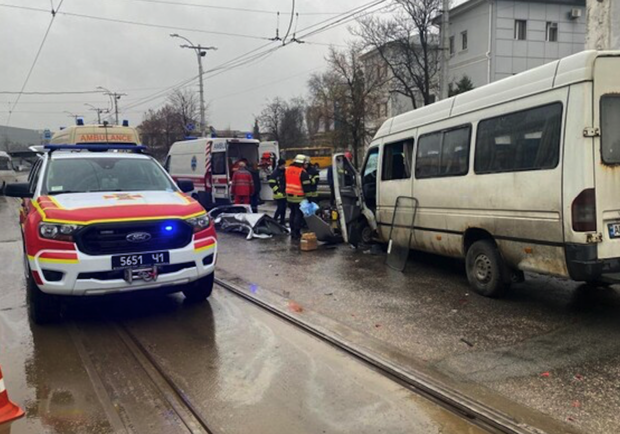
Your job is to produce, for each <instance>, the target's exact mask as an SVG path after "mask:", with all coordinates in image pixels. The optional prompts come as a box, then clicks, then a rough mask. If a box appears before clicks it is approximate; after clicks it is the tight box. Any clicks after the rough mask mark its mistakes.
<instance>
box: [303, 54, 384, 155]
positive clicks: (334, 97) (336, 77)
mask: <svg viewBox="0 0 620 434" xmlns="http://www.w3.org/2000/svg"><path fill="white" fill-rule="evenodd" d="M361 53H362V46H360V45H359V44H351V45H350V46H349V47H348V48H347V49H345V50H342V51H339V50H336V49H335V48H334V47H331V48H330V51H329V54H328V56H327V63H328V65H329V70H328V71H327V72H326V73H323V74H318V75H317V74H315V75H313V76H312V77H311V79H310V81H309V83H308V87H309V89H310V93H311V96H312V107H313V108H314V110H315V111H316V114H318V116H319V117H320V119H321V120H322V121H324V122H325V121H326V124H327V125H329V126H331V127H332V128H333V132H332V134H331V137H332V139H333V140H334V141H336V142H337V143H338V144H339V145H340V146H337V147H338V148H343V147H344V148H350V149H351V150H352V151H353V157H354V163H355V165H356V166H357V165H358V163H360V162H361V156H362V155H363V152H364V148H365V145H366V143H367V142H368V140H369V139H370V138H371V137H372V135H373V134H374V132H375V131H374V128H372V127H369V125H368V124H367V122H366V121H367V119H368V118H369V116H370V114H371V111H372V110H373V108H374V107H375V105H376V104H377V102H378V101H379V100H380V94H379V92H378V91H379V90H380V89H381V88H382V87H383V86H384V85H385V78H384V77H382V76H381V75H380V74H369V73H367V72H366V71H365V68H364V65H363V62H362V61H361V60H360V55H361Z"/></svg>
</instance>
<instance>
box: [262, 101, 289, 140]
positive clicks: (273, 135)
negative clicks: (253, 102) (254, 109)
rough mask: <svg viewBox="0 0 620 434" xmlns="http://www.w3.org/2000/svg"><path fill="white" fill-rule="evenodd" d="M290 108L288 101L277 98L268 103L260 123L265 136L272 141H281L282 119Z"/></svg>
mask: <svg viewBox="0 0 620 434" xmlns="http://www.w3.org/2000/svg"><path fill="white" fill-rule="evenodd" d="M287 108H288V105H287V104H286V101H284V100H283V99H282V98H279V97H276V98H274V99H273V100H272V101H270V102H268V103H267V105H266V106H265V108H264V109H263V111H262V112H261V113H260V115H259V116H258V123H259V125H260V127H261V129H262V131H263V133H264V134H266V135H267V136H269V138H270V139H271V140H276V141H278V142H279V141H280V139H281V137H280V133H281V131H282V118H283V116H284V112H285V111H286V109H287Z"/></svg>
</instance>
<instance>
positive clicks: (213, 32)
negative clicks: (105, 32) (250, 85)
mask: <svg viewBox="0 0 620 434" xmlns="http://www.w3.org/2000/svg"><path fill="white" fill-rule="evenodd" d="M63 1H64V0H63ZM0 7H7V8H13V9H23V10H28V11H33V12H49V11H48V10H47V9H43V8H33V7H28V6H18V5H7V4H0ZM55 14H56V15H64V16H67V17H74V18H84V19H89V20H96V21H103V22H108V23H118V24H130V25H134V26H142V27H149V28H155V29H166V30H176V31H185V32H194V33H205V34H208V35H220V36H231V37H235V38H245V39H258V40H263V41H268V40H269V38H268V37H266V36H257V35H247V34H243V33H232V32H220V31H217V30H203V29H195V28H189V27H181V26H171V25H167V24H156V23H145V22H140V21H131V20H123V19H119V18H107V17H100V16H95V15H86V14H78V13H75V12H58V11H56V13H55Z"/></svg>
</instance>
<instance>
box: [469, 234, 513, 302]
mask: <svg viewBox="0 0 620 434" xmlns="http://www.w3.org/2000/svg"><path fill="white" fill-rule="evenodd" d="M465 265H466V270H467V280H469V284H470V285H471V287H472V288H473V289H474V291H476V292H477V293H478V294H480V295H484V296H485V297H494V298H499V297H502V296H503V295H504V294H505V293H506V290H507V289H508V288H509V287H510V270H509V269H508V267H506V265H505V264H504V260H503V259H502V256H501V255H500V254H499V250H498V249H497V246H496V245H495V244H494V243H493V242H491V241H489V240H480V241H476V242H475V243H474V244H472V246H471V247H470V248H469V250H467V256H466V258H465Z"/></svg>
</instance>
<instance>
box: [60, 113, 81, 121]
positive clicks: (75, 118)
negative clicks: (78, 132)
mask: <svg viewBox="0 0 620 434" xmlns="http://www.w3.org/2000/svg"><path fill="white" fill-rule="evenodd" d="M63 113H66V114H68V115H69V117H70V118H73V121H74V122H75V123H77V120H78V119H79V118H81V117H82V115H76V114H74V113H71V112H70V111H67V110H65V111H63Z"/></svg>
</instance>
